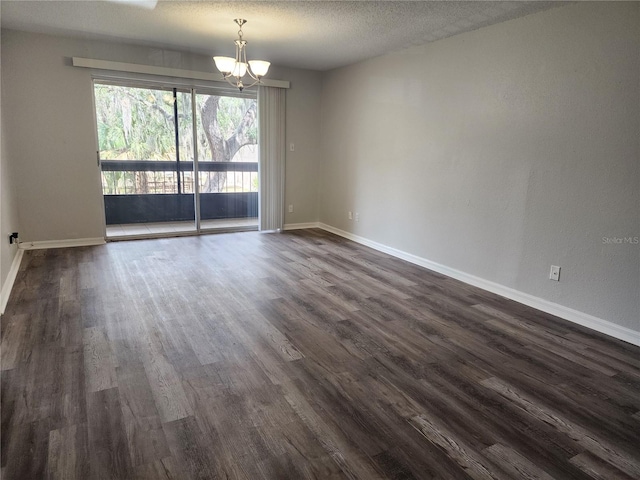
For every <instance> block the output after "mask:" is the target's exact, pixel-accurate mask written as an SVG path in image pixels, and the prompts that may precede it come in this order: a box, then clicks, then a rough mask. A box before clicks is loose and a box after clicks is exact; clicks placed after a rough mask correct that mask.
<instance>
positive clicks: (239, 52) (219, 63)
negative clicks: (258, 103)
mask: <svg viewBox="0 0 640 480" xmlns="http://www.w3.org/2000/svg"><path fill="white" fill-rule="evenodd" d="M234 21H235V22H236V23H237V24H238V27H240V30H238V39H237V40H236V41H235V42H234V43H235V44H236V58H231V57H213V61H214V62H216V68H217V69H218V70H220V72H221V73H222V77H223V78H224V79H225V80H226V81H227V82H228V83H229V85H233V86H234V87H236V88H238V90H240V91H242V90H243V89H244V88H249V87H253V86H254V85H255V84H257V83H260V79H261V78H262V77H264V76H265V75H266V74H267V71H268V70H269V65H271V64H270V63H269V62H265V61H262V60H249V61H248V62H247V41H246V40H244V39H243V38H242V26H243V25H244V24H245V23H247V21H246V20H245V19H243V18H236V19H235V20H234ZM247 74H249V77H251V79H252V80H253V83H251V85H245V84H244V81H243V79H244V78H245V75H247ZM249 81H251V80H249Z"/></svg>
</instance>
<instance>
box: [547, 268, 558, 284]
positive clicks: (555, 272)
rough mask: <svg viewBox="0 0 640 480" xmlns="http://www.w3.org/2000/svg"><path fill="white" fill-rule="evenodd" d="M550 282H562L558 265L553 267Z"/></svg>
mask: <svg viewBox="0 0 640 480" xmlns="http://www.w3.org/2000/svg"><path fill="white" fill-rule="evenodd" d="M549 280H553V281H554V282H559V281H560V267H558V266H556V265H551V271H550V272H549Z"/></svg>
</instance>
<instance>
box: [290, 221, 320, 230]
mask: <svg viewBox="0 0 640 480" xmlns="http://www.w3.org/2000/svg"><path fill="white" fill-rule="evenodd" d="M319 226H320V224H319V223H318V222H307V223H285V224H284V228H283V230H302V229H303V228H318V227H319Z"/></svg>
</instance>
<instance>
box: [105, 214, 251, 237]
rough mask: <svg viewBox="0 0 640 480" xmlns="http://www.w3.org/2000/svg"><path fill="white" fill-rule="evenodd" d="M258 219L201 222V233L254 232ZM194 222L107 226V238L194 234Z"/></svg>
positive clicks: (225, 219) (226, 219) (227, 219)
mask: <svg viewBox="0 0 640 480" xmlns="http://www.w3.org/2000/svg"><path fill="white" fill-rule="evenodd" d="M257 228H258V219H257V218H256V217H250V218H224V219H220V220H202V221H201V222H200V230H201V231H213V230H255V229H257ZM195 231H196V226H195V222H158V223H129V224H122V225H107V238H108V239H109V240H117V239H124V238H131V237H138V238H139V237H161V236H171V235H173V234H189V233H195Z"/></svg>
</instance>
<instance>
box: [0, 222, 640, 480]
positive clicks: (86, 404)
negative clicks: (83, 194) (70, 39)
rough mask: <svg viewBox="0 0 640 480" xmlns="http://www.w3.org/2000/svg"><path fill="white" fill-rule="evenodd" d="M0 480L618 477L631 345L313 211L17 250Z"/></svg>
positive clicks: (630, 405)
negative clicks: (365, 242)
mask: <svg viewBox="0 0 640 480" xmlns="http://www.w3.org/2000/svg"><path fill="white" fill-rule="evenodd" d="M1 333H2V345H1V350H2V352H1V353H2V367H1V368H2V373H1V375H2V399H1V408H2V445H1V447H2V450H1V469H2V478H3V479H5V480H14V479H20V480H26V479H45V478H46V479H64V480H73V479H82V480H87V479H127V480H129V479H179V480H188V479H245V480H255V479H278V480H280V479H296V480H299V479H313V478H316V479H362V480H374V479H432V478H433V479H436V478H437V479H464V478H467V479H468V478H471V479H518V478H523V479H565V478H567V479H607V480H613V479H634V478H635V479H639V478H640V348H637V347H634V346H632V345H629V344H626V343H624V342H621V341H617V340H613V339H611V338H608V337H605V336H603V335H599V334H596V333H594V332H591V331H588V330H586V329H583V328H581V327H578V326H576V325H574V324H571V323H568V322H565V321H562V320H560V319H557V318H554V317H552V316H550V315H547V314H543V313H541V312H538V311H536V310H533V309H531V308H528V307H525V306H523V305H520V304H517V303H515V302H512V301H509V300H506V299H504V298H501V297H498V296H495V295H492V294H488V293H486V292H483V291H481V290H478V289H475V288H473V287H470V286H468V285H465V284H462V283H460V282H457V281H455V280H452V279H449V278H446V277H444V276H441V275H438V274H435V273H433V272H430V271H428V270H425V269H422V268H420V267H417V266H414V265H411V264H409V263H405V262H403V261H400V260H397V259H394V258H392V257H389V256H387V255H384V254H381V253H379V252H375V251H373V250H370V249H368V248H366V247H363V246H360V245H357V244H355V243H352V242H349V241H347V240H344V239H341V238H339V237H336V236H333V235H331V234H328V233H326V232H323V231H320V230H304V231H297V232H289V233H282V234H260V233H256V232H250V233H236V234H220V235H210V236H200V237H183V238H173V239H159V240H142V241H132V242H120V243H110V244H107V245H105V246H98V247H86V248H74V249H57V250H35V251H28V252H26V254H25V256H24V260H23V264H22V267H21V270H20V272H19V274H18V278H17V281H16V285H15V289H14V291H13V294H12V296H11V299H10V301H9V305H8V307H7V310H6V314H5V315H4V316H3V318H2V330H1Z"/></svg>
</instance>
